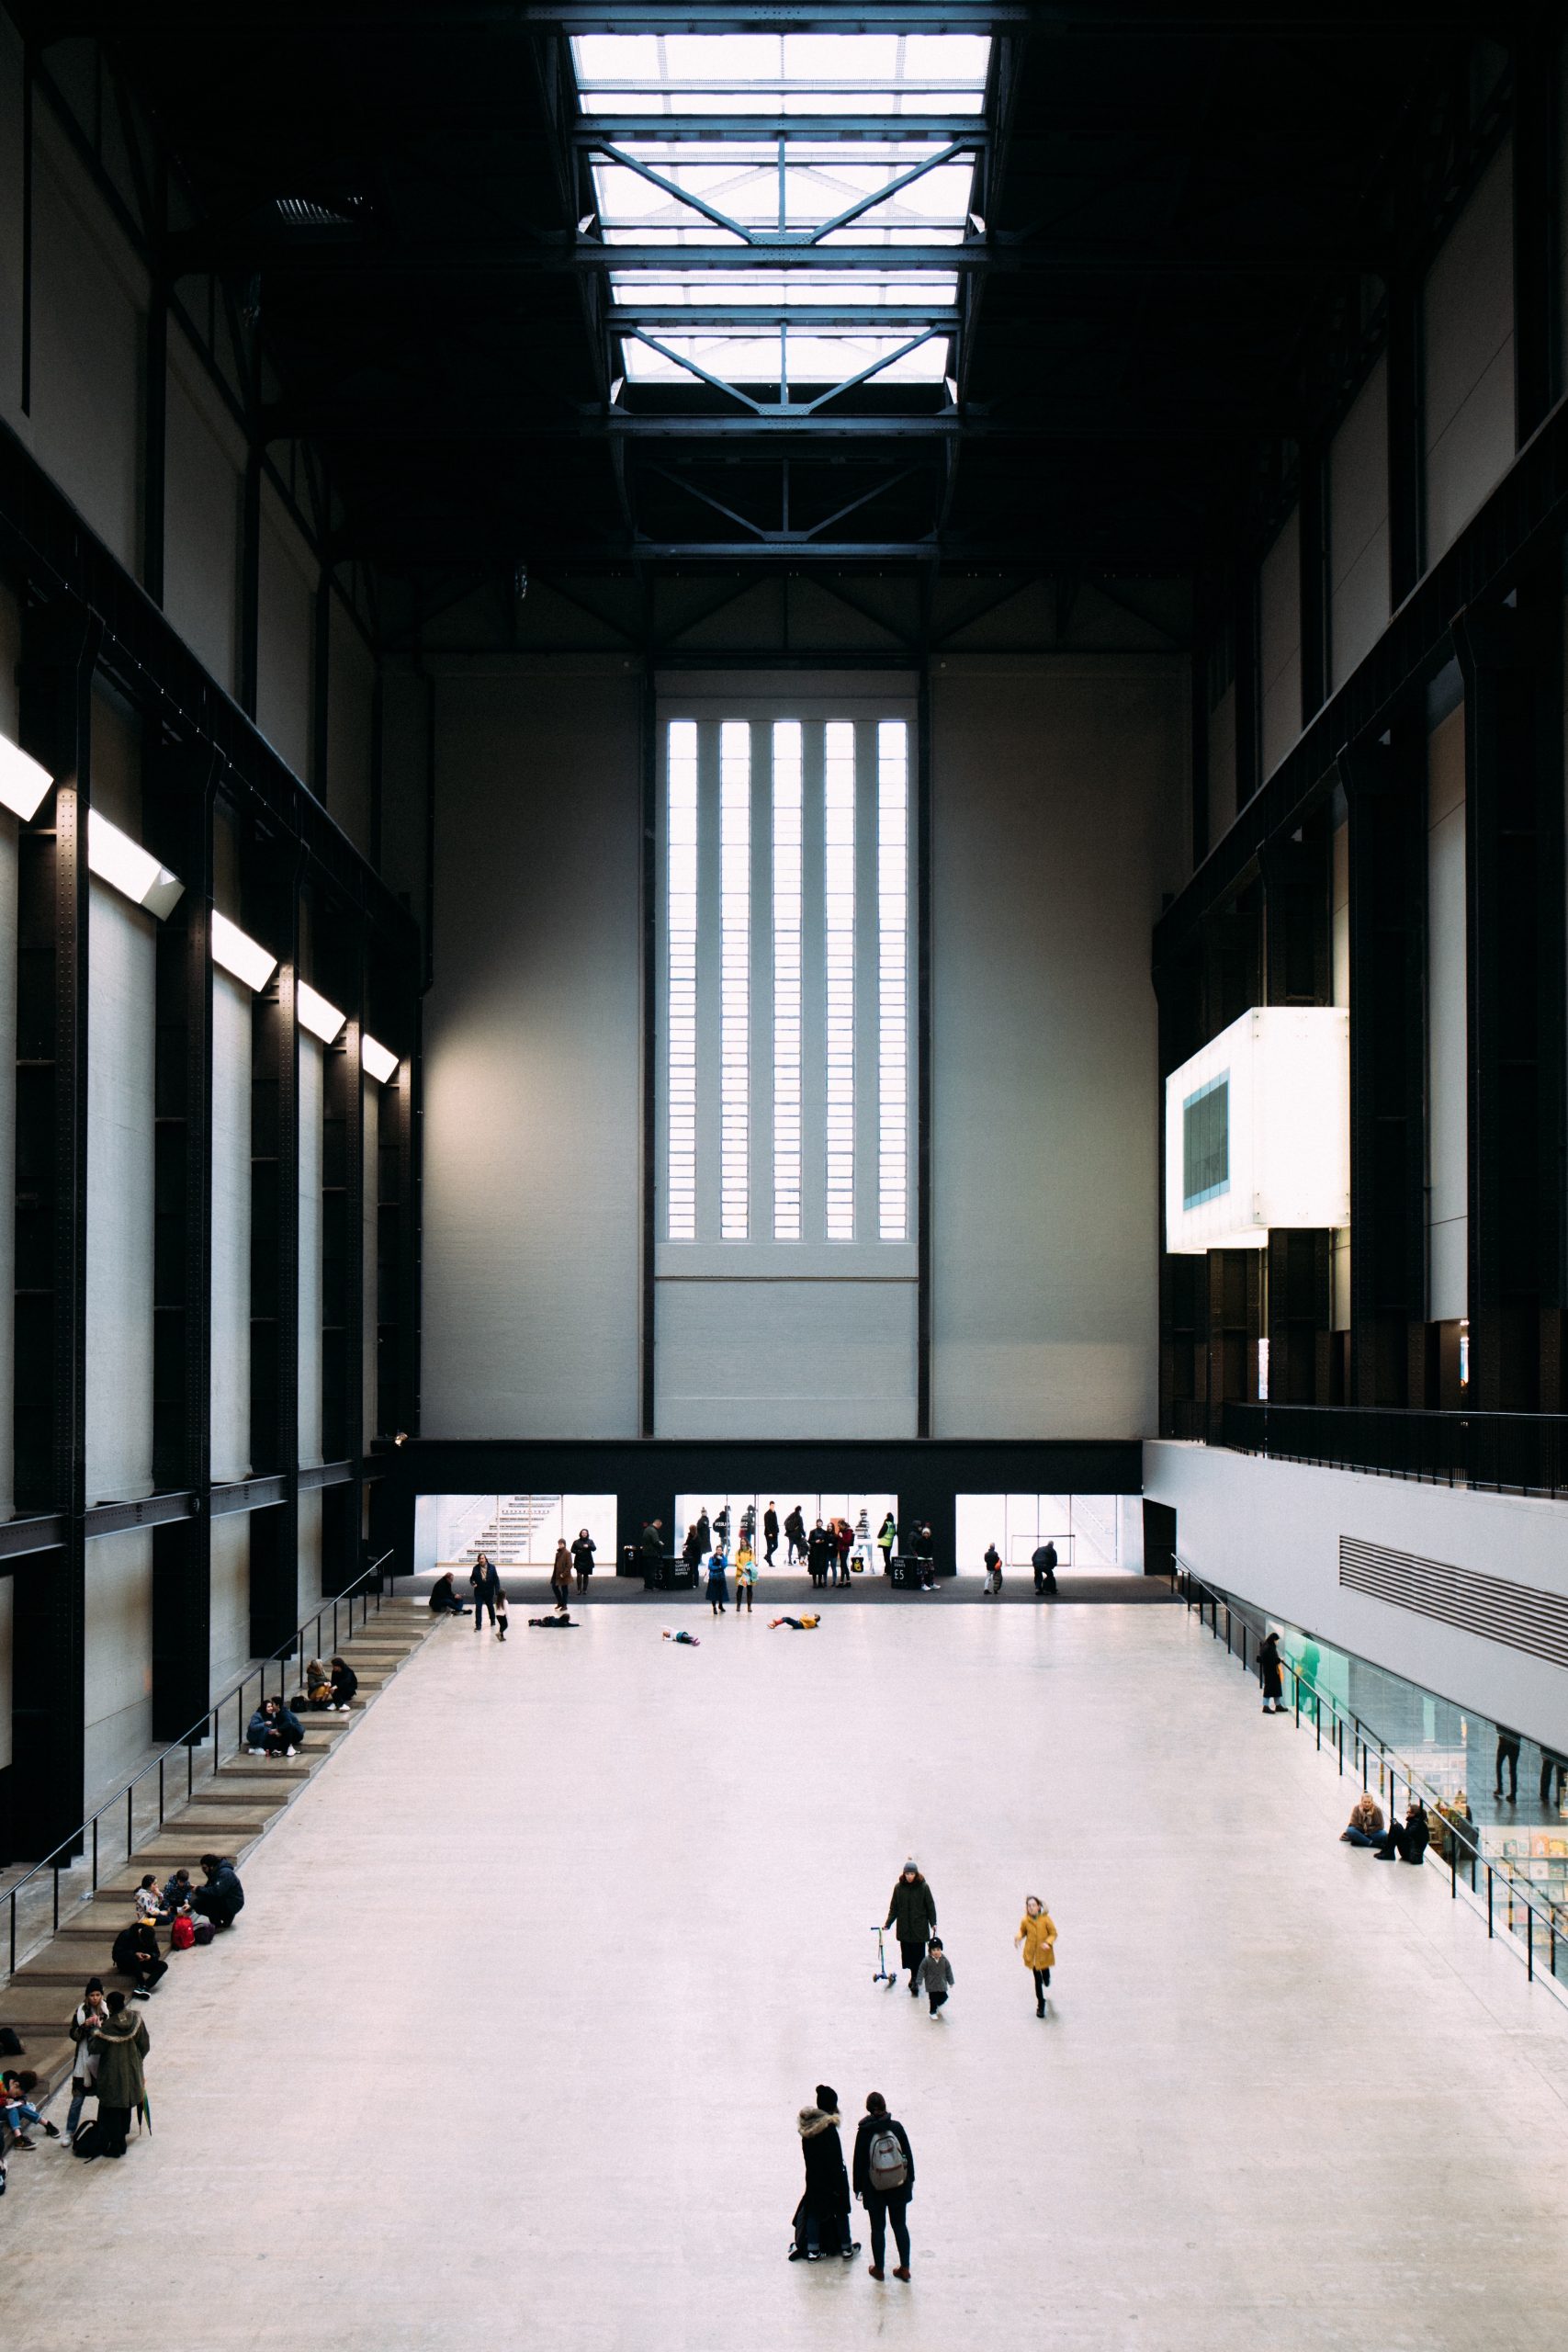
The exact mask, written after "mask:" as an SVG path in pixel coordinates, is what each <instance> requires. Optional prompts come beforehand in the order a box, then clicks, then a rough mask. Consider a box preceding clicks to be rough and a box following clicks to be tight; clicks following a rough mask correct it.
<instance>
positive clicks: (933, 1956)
mask: <svg viewBox="0 0 1568 2352" xmlns="http://www.w3.org/2000/svg"><path fill="white" fill-rule="evenodd" d="M919 1978H920V1983H921V1985H923V1986H924V1987H925V1990H926V1992H927V1993H928V1994H929V1995H930V1996H931V2015H932V2017H933V2018H934V2017H940V2016H941V2014H942V2004H943V2002H944V2001H945V2000H946V1999H947V1996H948V1992H949V1990H950V1988H951V1986H952V1984H953V1962H951V1961H950V1960H949V1958H948V1956H947V1954H946V1952H944V1951H943V1950H942V1938H941V1937H940V1936H933V1937H932V1938H931V1946H930V1949H929V1950H928V1951H927V1953H926V1956H925V1958H924V1960H922V1961H921V1962H920V1969H919Z"/></svg>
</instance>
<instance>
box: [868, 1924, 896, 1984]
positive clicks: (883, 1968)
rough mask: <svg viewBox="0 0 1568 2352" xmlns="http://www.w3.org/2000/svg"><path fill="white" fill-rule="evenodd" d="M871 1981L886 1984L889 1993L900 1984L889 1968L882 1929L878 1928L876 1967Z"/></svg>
mask: <svg viewBox="0 0 1568 2352" xmlns="http://www.w3.org/2000/svg"><path fill="white" fill-rule="evenodd" d="M871 1981H872V1983H873V1984H874V1985H886V1987H887V1989H888V1991H889V1992H891V1991H892V1990H893V1987H894V1985H897V1982H898V1979H897V1977H896V1976H895V1975H893V1974H892V1973H891V1972H890V1970H889V1968H888V1965H887V1955H886V1952H885V1951H884V1950H883V1948H882V1929H881V1928H878V1929H877V1931H876V1967H875V1971H874V1973H873V1976H872V1980H871Z"/></svg>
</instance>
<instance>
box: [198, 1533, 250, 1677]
mask: <svg viewBox="0 0 1568 2352" xmlns="http://www.w3.org/2000/svg"><path fill="white" fill-rule="evenodd" d="M208 1657H209V1669H210V1672H211V1677H212V1688H213V1689H214V1691H221V1690H222V1688H223V1686H224V1684H225V1683H227V1682H232V1681H233V1679H234V1678H235V1676H236V1675H238V1674H242V1673H243V1671H244V1669H245V1668H246V1667H247V1666H248V1665H249V1664H250V1659H251V1521H250V1514H249V1513H248V1512H247V1511H243V1510H235V1511H228V1512H225V1513H222V1514H220V1516H219V1517H218V1518H217V1519H215V1520H214V1521H213V1522H212V1614H211V1619H210V1625H209V1643H208Z"/></svg>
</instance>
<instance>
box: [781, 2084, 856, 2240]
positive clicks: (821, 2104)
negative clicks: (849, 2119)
mask: <svg viewBox="0 0 1568 2352" xmlns="http://www.w3.org/2000/svg"><path fill="white" fill-rule="evenodd" d="M839 2122H840V2117H839V2094H838V2092H837V2091H836V2090H835V2089H834V2088H833V2086H832V2085H831V2083H818V2086H817V2103H816V2105H815V2106H814V2107H803V2108H802V2109H801V2110H800V2115H799V2119H798V2122H797V2125H796V2128H797V2130H798V2131H799V2133H800V2153H801V2154H802V2155H803V2156H804V2157H805V2159H806V2190H805V2194H804V2195H803V2196H802V2198H801V2200H800V2202H799V2204H798V2205H797V2206H796V2207H795V2244H794V2245H793V2246H792V2247H791V2248H790V2256H789V2258H790V2260H791V2261H792V2262H798V2261H800V2260H801V2258H802V2256H804V2257H805V2259H806V2260H807V2262H820V2260H821V2259H822V2256H823V2254H824V2252H825V2251H826V2248H825V2246H824V2245H823V2241H824V2239H825V2238H836V2239H837V2240H838V2242H839V2246H838V2250H839V2252H840V2254H841V2255H842V2256H843V2258H844V2260H845V2261H846V2262H851V2261H852V2260H853V2259H854V2256H856V2255H857V2254H858V2253H859V2252H860V2244H859V2241H858V2240H857V2239H853V2238H852V2237H851V2235H850V2177H849V2175H848V2173H847V2172H846V2171H845V2170H844V2151H843V2146H842V2144H841V2143H840V2139H839Z"/></svg>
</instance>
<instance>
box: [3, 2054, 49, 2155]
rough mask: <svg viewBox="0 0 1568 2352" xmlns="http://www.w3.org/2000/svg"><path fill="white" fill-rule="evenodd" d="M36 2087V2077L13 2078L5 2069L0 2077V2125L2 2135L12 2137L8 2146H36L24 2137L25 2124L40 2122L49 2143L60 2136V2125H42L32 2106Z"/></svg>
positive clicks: (36, 2143)
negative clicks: (5, 2132) (5, 2133)
mask: <svg viewBox="0 0 1568 2352" xmlns="http://www.w3.org/2000/svg"><path fill="white" fill-rule="evenodd" d="M37 2088H38V2076H37V2075H16V2074H13V2073H12V2072H11V2069H10V2068H9V2067H7V2068H6V2072H5V2073H4V2075H0V2126H4V2129H5V2130H6V2131H9V2132H11V2133H12V2134H13V2135H14V2136H13V2141H12V2144H13V2146H15V2147H17V2148H36V2147H37V2145H38V2142H37V2141H36V2140H33V2139H30V2138H29V2137H28V2124H29V2123H42V2124H43V2128H44V2131H45V2133H46V2135H47V2136H48V2137H49V2138H50V2139H51V2140H58V2139H59V2137H60V2126H59V2125H58V2124H57V2123H46V2122H44V2119H43V2117H42V2116H41V2115H40V2114H39V2111H38V2109H37V2108H36V2107H35V2106H34V2105H33V2101H32V2094H33V2092H34V2091H35V2090H36V2089H37Z"/></svg>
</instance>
